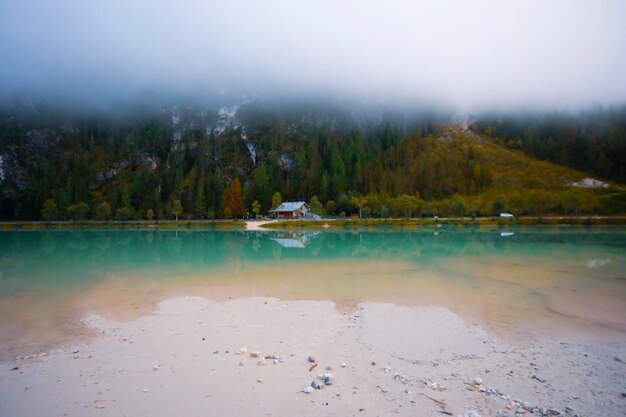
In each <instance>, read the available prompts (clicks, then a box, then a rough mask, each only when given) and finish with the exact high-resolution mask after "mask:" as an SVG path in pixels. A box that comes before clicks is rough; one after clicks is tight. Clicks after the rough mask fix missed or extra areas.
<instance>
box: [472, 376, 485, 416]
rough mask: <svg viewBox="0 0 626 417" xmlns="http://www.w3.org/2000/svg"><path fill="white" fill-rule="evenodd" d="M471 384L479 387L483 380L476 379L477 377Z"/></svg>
mask: <svg viewBox="0 0 626 417" xmlns="http://www.w3.org/2000/svg"><path fill="white" fill-rule="evenodd" d="M472 383H473V384H475V385H480V384H482V383H483V379H482V378H481V377H478V376H477V377H476V378H474V380H473V381H472ZM470 411H474V410H470Z"/></svg>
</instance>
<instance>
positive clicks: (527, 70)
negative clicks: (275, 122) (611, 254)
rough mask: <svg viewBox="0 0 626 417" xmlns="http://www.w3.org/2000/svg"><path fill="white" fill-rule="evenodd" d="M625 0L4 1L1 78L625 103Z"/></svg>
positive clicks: (40, 86)
mask: <svg viewBox="0 0 626 417" xmlns="http://www.w3.org/2000/svg"><path fill="white" fill-rule="evenodd" d="M625 22H626V1H624V0H615V1H607V0H588V1H577V0H536V1H535V0H523V1H515V0H506V1H500V0H494V1H470V0H459V1H452V0H449V1H448V0H431V1H419V0H407V1H403V0H400V1H393V0H381V1H373V0H372V1H370V0H343V1H342V0H332V1H331V0H256V1H246V0H227V1H219V2H218V1H207V0H204V1H202V0H0V57H1V60H0V62H1V64H0V77H1V82H0V90H1V92H3V93H7V92H13V91H16V90H17V91H36V92H40V93H50V92H59V91H67V92H68V93H71V94H80V95H84V96H86V97H88V96H89V95H94V96H98V95H102V96H103V97H112V96H116V95H124V96H127V95H128V94H133V93H136V92H140V91H144V90H152V91H157V92H163V93H166V92H172V91H181V92H189V91H196V92H197V91H207V92H208V91H220V90H226V91H229V92H232V91H249V92H252V93H256V94H272V93H281V94H306V93H307V92H318V93H319V92H323V93H337V94H340V95H357V96H364V97H370V98H372V99H378V98H382V99H385V100H395V99H397V100H399V101H402V100H421V101H422V102H444V103H447V104H452V105H454V106H458V107H459V108H462V109H478V108H494V107H500V106H513V107H514V106H529V105H537V106H541V107H548V108H550V107H566V108H571V107H576V106H586V105H590V104H597V103H599V104H611V103H616V102H619V103H624V102H626V24H625Z"/></svg>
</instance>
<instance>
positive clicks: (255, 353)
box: [250, 350, 261, 358]
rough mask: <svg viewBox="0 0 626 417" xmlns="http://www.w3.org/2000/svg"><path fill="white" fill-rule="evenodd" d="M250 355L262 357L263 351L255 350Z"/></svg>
mask: <svg viewBox="0 0 626 417" xmlns="http://www.w3.org/2000/svg"><path fill="white" fill-rule="evenodd" d="M250 356H252V357H253V358H260V357H261V352H259V351H258V350H255V351H253V352H250Z"/></svg>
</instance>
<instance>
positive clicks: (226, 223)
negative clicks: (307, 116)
mask: <svg viewBox="0 0 626 417" xmlns="http://www.w3.org/2000/svg"><path fill="white" fill-rule="evenodd" d="M535 225H537V226H541V225H546V226H626V216H552V217H550V216H547V217H516V218H512V219H505V218H500V217H478V218H470V217H464V218H442V219H436V220H435V219H433V218H411V219H409V218H393V219H321V220H306V221H303V220H282V221H275V222H270V223H266V224H263V225H261V226H260V227H261V228H263V229H266V230H286V229H295V230H324V229H340V228H366V229H370V228H381V229H382V228H387V227H396V228H397V227H400V228H413V227H415V228H417V227H438V226H461V227H479V226H535ZM90 228H92V229H120V228H121V229H146V228H147V229H200V228H210V229H226V230H245V229H246V222H245V221H244V220H178V221H175V220H160V221H148V220H126V221H123V220H104V221H101V220H85V221H80V222H75V221H23V220H13V221H11V220H4V221H0V230H14V229H22V230H48V229H90Z"/></svg>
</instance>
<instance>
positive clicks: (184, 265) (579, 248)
mask: <svg viewBox="0 0 626 417" xmlns="http://www.w3.org/2000/svg"><path fill="white" fill-rule="evenodd" d="M510 233H513V234H510ZM170 292H175V293H177V294H178V293H181V292H182V293H185V292H188V293H191V294H193V293H195V292H201V293H202V294H203V295H208V296H211V295H215V297H216V298H220V297H222V298H223V297H224V296H226V295H228V296H233V297H234V296H246V295H267V296H275V297H279V298H297V299H302V298H311V299H329V300H332V301H335V302H336V303H338V305H341V306H343V307H345V308H348V309H349V308H351V307H352V306H354V305H356V303H358V302H362V301H369V300H373V301H385V302H395V303H398V304H407V305H421V304H438V305H444V306H445V307H447V308H450V309H451V310H454V311H455V312H457V313H459V314H460V315H461V316H462V317H466V318H467V319H468V320H470V321H478V322H480V323H482V324H485V325H487V326H488V327H489V326H492V327H493V328H494V329H496V330H497V329H500V330H502V329H507V328H508V329H510V328H511V327H516V328H519V327H520V325H519V323H521V322H523V321H524V318H525V317H526V318H528V320H527V321H530V322H532V321H533V320H535V319H536V318H537V317H548V316H550V317H551V316H554V317H553V318H554V321H553V323H552V325H553V326H561V327H563V326H565V327H568V326H569V327H570V328H572V329H575V330H576V329H578V330H581V329H587V330H588V329H589V328H598V329H600V328H601V329H612V330H613V331H617V332H622V331H626V228H615V227H613V228H601V227H593V228H583V227H572V228H546V227H529V228H522V229H497V228H488V229H484V228H483V229H480V230H479V229H452V228H442V229H437V230H434V229H418V230H411V231H407V230H400V231H384V232H370V231H345V232H344V231H341V232H337V231H322V232H300V233H290V232H244V231H207V230H190V231H157V230H91V231H89V230H70V231H3V232H0V348H3V347H4V349H5V352H7V351H8V350H9V347H8V346H9V345H10V344H11V343H12V342H11V341H12V340H13V341H14V339H16V338H17V339H20V337H17V336H16V335H20V336H22V335H25V336H23V337H21V340H20V341H19V343H20V344H21V346H24V345H25V344H29V343H31V342H32V341H29V340H28V337H31V336H28V334H31V333H32V334H37V335H39V336H38V337H40V338H41V339H42V343H50V340H48V339H49V338H46V337H44V336H41V334H42V333H43V334H45V333H47V332H42V328H44V327H45V329H46V330H47V331H50V332H52V334H50V338H53V339H54V338H60V337H62V335H63V334H64V332H68V331H69V330H68V329H71V328H72V327H71V326H70V325H69V324H68V320H69V319H68V316H70V315H72V314H77V313H76V311H77V310H76V305H80V307H81V308H80V312H81V313H84V312H85V309H87V310H88V309H89V308H91V306H93V309H94V310H95V311H96V312H99V311H100V310H106V309H107V303H108V300H112V301H111V302H110V303H109V304H110V305H111V309H112V311H114V310H115V309H118V308H119V309H123V308H124V303H125V302H126V304H130V303H134V304H133V305H135V304H138V303H139V304H140V303H141V302H142V300H143V299H144V298H145V302H146V303H151V302H156V301H158V298H159V297H162V296H163V295H166V294H169V293H170ZM122 293H123V294H122ZM144 295H145V297H144ZM124 297H127V298H124ZM76 300H80V303H78V302H76ZM113 301H114V302H113ZM136 308H137V309H140V308H139V307H136ZM142 311H143V310H142ZM16 323H19V325H18V324H16ZM547 323H548V324H549V323H550V322H549V320H548V321H547ZM24 327H31V328H32V329H31V330H32V332H30V333H29V332H28V331H24ZM532 327H533V325H530V326H529V328H532ZM544 330H545V329H544ZM548 330H549V329H548ZM32 343H34V342H32Z"/></svg>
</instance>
